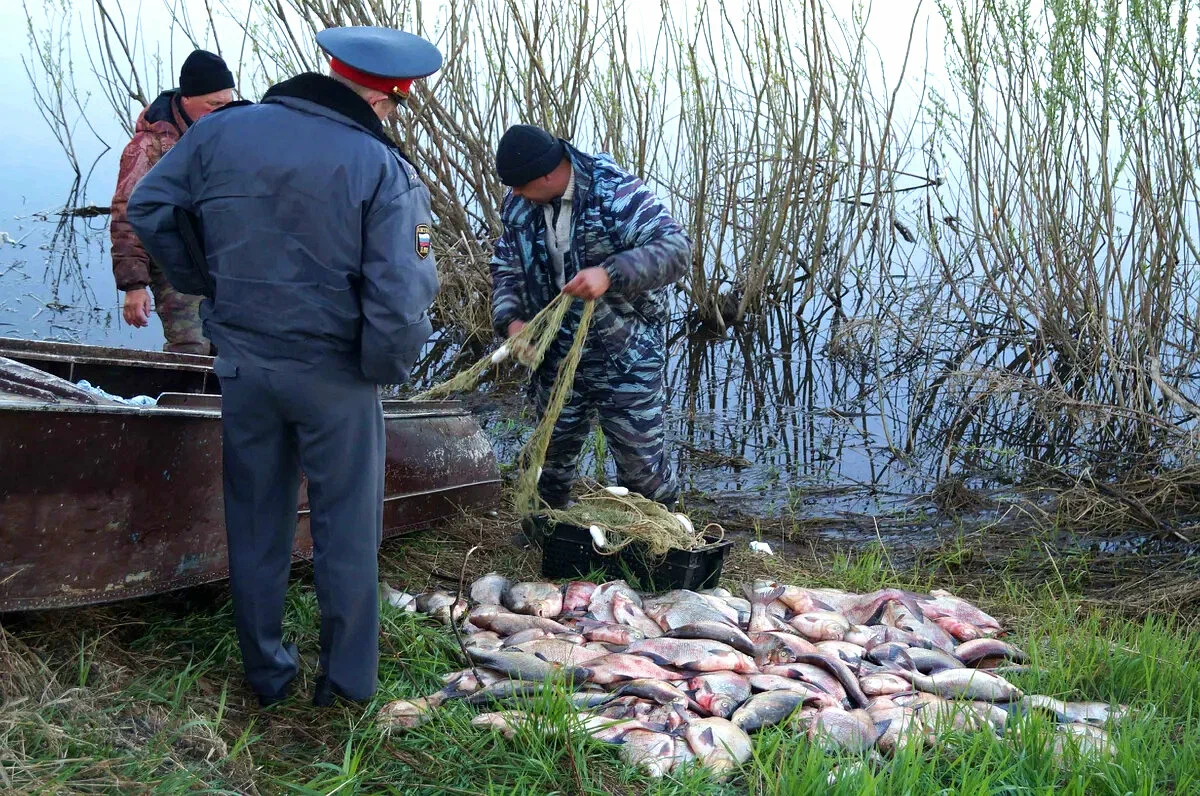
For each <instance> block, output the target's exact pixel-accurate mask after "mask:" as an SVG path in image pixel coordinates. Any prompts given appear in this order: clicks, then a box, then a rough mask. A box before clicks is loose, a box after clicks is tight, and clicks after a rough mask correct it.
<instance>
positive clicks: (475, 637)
mask: <svg viewBox="0 0 1200 796" xmlns="http://www.w3.org/2000/svg"><path fill="white" fill-rule="evenodd" d="M463 643H464V644H465V645H466V646H468V647H478V648H479V649H484V650H498V649H500V648H501V647H503V646H504V640H503V639H501V638H500V636H499V634H497V633H493V632H492V631H490V630H481V631H479V632H478V633H471V634H469V635H468V636H467V640H466V641H464V642H463Z"/></svg>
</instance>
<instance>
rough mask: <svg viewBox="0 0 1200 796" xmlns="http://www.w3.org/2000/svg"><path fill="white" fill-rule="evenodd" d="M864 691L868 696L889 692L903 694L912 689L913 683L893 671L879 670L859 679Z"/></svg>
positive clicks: (883, 694)
mask: <svg viewBox="0 0 1200 796" xmlns="http://www.w3.org/2000/svg"><path fill="white" fill-rule="evenodd" d="M858 684H859V686H860V687H861V688H862V692H863V693H864V694H866V695H867V696H869V697H871V696H886V695H888V694H902V693H904V692H905V691H911V690H912V683H910V682H908V680H905V679H904V678H903V677H901V676H900V675H898V674H892V673H891V672H878V673H876V674H869V675H867V676H866V677H862V678H860V679H859V681H858Z"/></svg>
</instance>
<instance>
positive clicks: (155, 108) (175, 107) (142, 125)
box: [134, 88, 190, 136]
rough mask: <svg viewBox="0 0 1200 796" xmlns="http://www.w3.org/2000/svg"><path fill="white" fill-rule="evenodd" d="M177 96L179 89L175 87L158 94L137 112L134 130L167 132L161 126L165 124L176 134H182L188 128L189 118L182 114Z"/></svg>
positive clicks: (138, 131) (139, 131) (140, 131)
mask: <svg viewBox="0 0 1200 796" xmlns="http://www.w3.org/2000/svg"><path fill="white" fill-rule="evenodd" d="M178 97H179V89H175V88H172V89H168V90H167V91H164V92H163V93H161V94H159V95H158V97H156V98H155V100H154V102H151V103H150V104H149V105H147V106H146V107H145V108H143V109H142V112H141V113H140V114H138V118H137V124H135V125H134V132H137V133H163V132H168V130H165V129H164V128H163V125H167V126H169V127H170V129H171V131H173V132H174V133H175V135H176V136H181V135H183V133H184V131H185V130H187V128H188V125H189V123H190V120H189V119H188V118H187V116H186V114H184V112H183V108H181V107H180V106H179V102H178V101H177V99H178Z"/></svg>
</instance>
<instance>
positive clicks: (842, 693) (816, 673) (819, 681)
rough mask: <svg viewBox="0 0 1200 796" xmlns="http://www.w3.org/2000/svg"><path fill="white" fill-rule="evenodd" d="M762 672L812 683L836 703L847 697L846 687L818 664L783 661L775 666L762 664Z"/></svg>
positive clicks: (840, 702)
mask: <svg viewBox="0 0 1200 796" xmlns="http://www.w3.org/2000/svg"><path fill="white" fill-rule="evenodd" d="M762 673H763V674H776V675H779V676H780V677H790V678H792V679H794V680H800V681H801V682H805V683H809V684H811V685H814V686H816V687H817V688H819V689H820V690H822V691H824V692H825V693H827V694H829V695H830V696H831V697H833V699H834V700H835V701H836V704H839V705H840V704H842V702H844V701H845V700H846V699H847V697H846V689H844V688H842V684H841V683H839V682H838V679H837V678H836V677H834V676H833V675H831V674H830V673H829V672H828V671H826V670H825V669H823V668H821V667H819V666H813V665H812V664H809V663H785V664H780V665H776V666H764V667H763V669H762Z"/></svg>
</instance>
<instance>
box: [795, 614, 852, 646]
mask: <svg viewBox="0 0 1200 796" xmlns="http://www.w3.org/2000/svg"><path fill="white" fill-rule="evenodd" d="M791 625H792V627H794V628H796V631H797V632H798V633H800V635H802V636H804V637H805V638H807V639H808V640H809V641H812V642H818V641H841V640H842V639H843V638H845V636H846V631H848V630H849V629H850V622H848V621H847V620H846V617H844V616H842V615H841V614H839V613H834V612H833V611H809V612H808V613H806V614H799V615H797V616H794V617H792V619H791Z"/></svg>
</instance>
